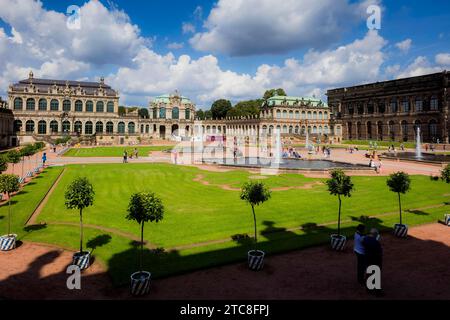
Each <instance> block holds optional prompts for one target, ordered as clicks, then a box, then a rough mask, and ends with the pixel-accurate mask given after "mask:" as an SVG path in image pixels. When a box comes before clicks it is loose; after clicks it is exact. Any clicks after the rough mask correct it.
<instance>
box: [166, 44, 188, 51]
mask: <svg viewBox="0 0 450 320" xmlns="http://www.w3.org/2000/svg"><path fill="white" fill-rule="evenodd" d="M183 47H184V43H183V42H171V43H169V44H168V45H167V48H169V49H172V50H179V49H182V48H183Z"/></svg>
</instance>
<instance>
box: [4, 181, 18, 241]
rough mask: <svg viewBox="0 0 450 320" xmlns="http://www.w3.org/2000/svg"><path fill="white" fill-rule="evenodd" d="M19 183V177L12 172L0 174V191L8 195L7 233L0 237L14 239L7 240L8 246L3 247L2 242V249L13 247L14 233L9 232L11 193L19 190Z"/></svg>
mask: <svg viewBox="0 0 450 320" xmlns="http://www.w3.org/2000/svg"><path fill="white" fill-rule="evenodd" d="M19 188H20V185H19V179H18V177H17V176H15V175H13V174H2V175H0V192H1V193H4V194H6V195H7V196H8V234H7V236H6V237H2V238H11V237H13V238H14V240H13V241H12V242H9V245H8V247H6V248H5V247H4V244H3V242H2V243H1V247H2V250H3V249H5V250H10V249H13V248H14V247H15V238H16V236H15V235H12V234H11V194H12V193H13V192H17V191H19Z"/></svg>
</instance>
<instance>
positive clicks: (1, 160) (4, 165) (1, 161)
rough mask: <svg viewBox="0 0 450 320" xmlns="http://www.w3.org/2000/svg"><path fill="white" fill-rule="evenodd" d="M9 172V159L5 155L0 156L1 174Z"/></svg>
mask: <svg viewBox="0 0 450 320" xmlns="http://www.w3.org/2000/svg"><path fill="white" fill-rule="evenodd" d="M6 170H8V159H7V157H6V156H4V155H0V173H2V172H4V171H6Z"/></svg>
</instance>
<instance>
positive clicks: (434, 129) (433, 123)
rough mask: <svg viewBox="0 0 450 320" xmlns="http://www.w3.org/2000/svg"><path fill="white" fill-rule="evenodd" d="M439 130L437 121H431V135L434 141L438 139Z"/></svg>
mask: <svg viewBox="0 0 450 320" xmlns="http://www.w3.org/2000/svg"><path fill="white" fill-rule="evenodd" d="M437 129H438V126H437V121H436V120H431V121H430V124H429V135H430V138H431V139H432V140H433V141H434V140H436V138H437V133H438V130H437Z"/></svg>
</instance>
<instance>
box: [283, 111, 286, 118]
mask: <svg viewBox="0 0 450 320" xmlns="http://www.w3.org/2000/svg"><path fill="white" fill-rule="evenodd" d="M283 119H287V111H286V110H283Z"/></svg>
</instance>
